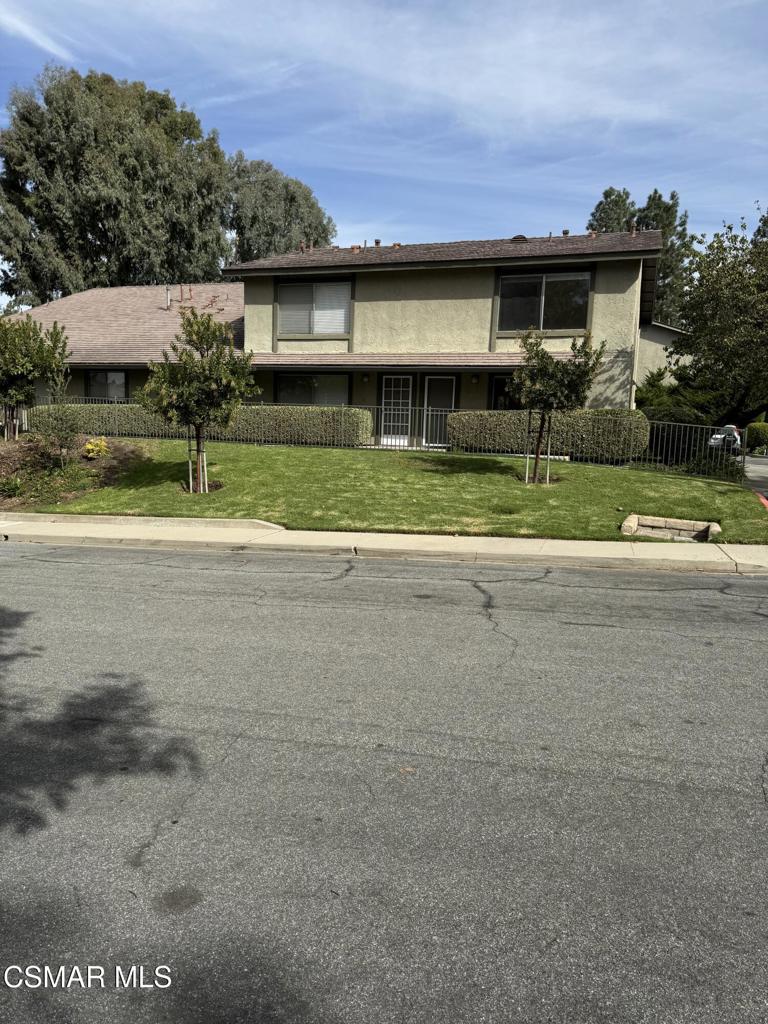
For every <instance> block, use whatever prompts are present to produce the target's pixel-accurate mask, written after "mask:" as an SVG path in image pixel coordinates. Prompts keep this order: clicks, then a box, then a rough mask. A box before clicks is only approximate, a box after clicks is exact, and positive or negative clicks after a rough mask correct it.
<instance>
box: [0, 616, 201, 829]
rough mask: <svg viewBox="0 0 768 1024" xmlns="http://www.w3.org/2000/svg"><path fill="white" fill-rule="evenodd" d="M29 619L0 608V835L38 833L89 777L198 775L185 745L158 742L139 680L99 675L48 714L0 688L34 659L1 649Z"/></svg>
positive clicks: (31, 651) (33, 653)
mask: <svg viewBox="0 0 768 1024" xmlns="http://www.w3.org/2000/svg"><path fill="white" fill-rule="evenodd" d="M28 617H29V616H28V614H27V613H24V612H14V611H11V610H9V609H7V608H0V830H1V829H3V828H10V829H13V830H15V831H16V832H18V833H20V834H25V833H27V832H30V831H33V830H35V829H41V828H44V827H45V826H46V825H47V824H48V821H49V813H50V811H51V810H54V811H64V810H66V808H67V806H68V804H69V802H70V800H71V799H72V797H73V796H74V794H75V793H76V792H77V790H78V788H79V786H80V785H81V783H82V782H84V781H85V780H88V779H90V780H92V781H95V782H102V781H104V780H106V779H108V778H110V777H112V776H117V775H124V774H127V775H149V774H155V775H165V776H168V775H172V774H175V773H176V772H178V771H180V770H182V769H187V770H189V771H192V772H194V773H197V772H198V771H199V770H200V768H199V759H198V756H197V754H196V751H195V748H194V746H193V745H192V744H191V743H190V741H189V740H187V739H186V738H184V737H181V736H173V737H171V738H159V736H158V729H157V723H156V722H155V719H154V715H153V711H154V706H153V704H152V702H151V701H150V699H149V697H148V696H147V693H146V688H145V686H144V684H143V683H142V682H141V680H139V679H136V678H132V677H128V676H122V675H116V674H106V675H103V676H101V677H100V678H99V680H98V681H97V682H94V683H92V684H89V685H86V686H84V687H82V688H81V689H79V690H76V691H75V692H74V693H69V694H68V695H67V696H65V697H64V699H63V700H62V702H61V704H60V706H59V708H58V710H57V711H55V712H54V713H53V714H49V715H46V714H45V712H44V711H43V710H42V709H40V708H39V706H38V702H37V701H35V700H32V699H31V698H30V697H27V696H25V695H24V694H21V693H19V692H17V691H15V690H13V689H12V688H11V687H10V686H9V685H8V684H7V682H5V683H4V682H3V678H2V677H5V676H7V674H8V671H9V669H10V668H11V667H12V666H13V664H14V663H16V662H17V661H18V660H20V659H23V658H31V657H37V656H38V655H39V648H23V647H17V648H16V649H13V650H10V649H8V644H9V640H10V638H11V636H12V635H13V633H14V632H15V631H16V630H18V629H21V628H22V626H23V625H24V623H25V621H26V619H27V618H28Z"/></svg>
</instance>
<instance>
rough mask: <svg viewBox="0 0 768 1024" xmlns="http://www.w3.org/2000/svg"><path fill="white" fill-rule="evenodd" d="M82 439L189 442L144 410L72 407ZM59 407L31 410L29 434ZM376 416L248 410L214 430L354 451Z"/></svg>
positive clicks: (287, 408)
mask: <svg viewBox="0 0 768 1024" xmlns="http://www.w3.org/2000/svg"><path fill="white" fill-rule="evenodd" d="M67 407H68V408H69V409H72V410H74V411H75V414H76V417H77V429H78V431H79V432H80V433H82V434H95V435H104V436H105V437H159V438H185V437H186V436H187V432H186V429H185V428H183V427H176V426H172V425H171V424H169V423H166V422H165V420H163V419H161V418H160V417H159V416H153V415H152V414H151V413H149V412H147V411H146V410H145V409H143V408H142V407H141V406H140V405H132V404H129V403H118V404H114V405H113V404H110V403H104V404H100V403H93V404H90V403H89V404H82V405H81V404H75V403H72V404H68V406H67ZM54 410H55V406H50V405H38V406H35V407H34V408H33V409H30V411H29V429H30V430H31V431H45V430H47V429H48V428H49V426H50V424H51V422H52V420H53V419H54V418H55V411H54ZM372 436H373V417H372V416H371V413H370V412H369V411H368V410H367V409H351V408H348V407H345V406H317V405H307V406H297V405H248V406H243V407H242V408H241V409H240V411H239V412H238V413H237V414H236V415H235V418H234V419H233V421H232V423H231V424H230V425H229V426H228V427H225V428H223V429H222V428H214V429H212V430H211V431H210V432H209V434H208V437H209V439H210V440H212V441H243V442H251V443H256V444H306V445H326V446H331V447H345V448H354V447H359V446H360V445H365V444H370V443H371V439H372Z"/></svg>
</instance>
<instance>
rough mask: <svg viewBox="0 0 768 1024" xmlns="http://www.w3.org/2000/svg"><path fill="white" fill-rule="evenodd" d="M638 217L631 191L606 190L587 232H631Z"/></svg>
mask: <svg viewBox="0 0 768 1024" xmlns="http://www.w3.org/2000/svg"><path fill="white" fill-rule="evenodd" d="M636 217H637V207H636V206H635V202H634V200H633V199H632V196H631V195H630V194H629V189H626V188H614V187H613V185H611V186H610V187H609V188H607V189H605V191H604V192H603V195H602V198H600V199H599V200H598V202H597V205H596V206H595V208H594V210H593V211H592V213H591V214H590V216H589V220H588V221H587V231H629V229H630V227H631V225H632V222H633V221H634V219H635V218H636Z"/></svg>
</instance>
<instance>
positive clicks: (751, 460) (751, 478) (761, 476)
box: [744, 455, 768, 495]
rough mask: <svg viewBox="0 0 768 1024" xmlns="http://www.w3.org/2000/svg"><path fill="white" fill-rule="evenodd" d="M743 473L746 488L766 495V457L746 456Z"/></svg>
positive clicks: (767, 491)
mask: <svg viewBox="0 0 768 1024" xmlns="http://www.w3.org/2000/svg"><path fill="white" fill-rule="evenodd" d="M744 473H745V475H746V478H747V481H746V482H747V486H748V487H751V488H752V489H753V490H756V491H760V492H761V493H762V494H766V495H768V455H747V456H746V457H745V459H744Z"/></svg>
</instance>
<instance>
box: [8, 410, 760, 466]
mask: <svg viewBox="0 0 768 1024" xmlns="http://www.w3.org/2000/svg"><path fill="white" fill-rule="evenodd" d="M66 406H67V407H70V408H72V410H73V412H74V414H75V416H76V419H77V429H79V430H80V431H81V432H82V433H87V434H97V435H105V436H108V437H109V436H111V437H140V438H157V439H164V438H186V436H187V431H186V428H184V427H179V426H174V425H172V424H169V423H166V422H165V421H164V420H162V419H161V418H160V417H157V416H154V415H152V414H151V413H149V412H148V411H146V410H145V409H143V408H142V407H141V406H139V405H136V404H135V403H132V402H129V401H125V400H112V399H92V398H88V399H85V398H71V399H69V398H68V400H67V403H66ZM57 408H60V407H57V406H53V405H46V404H41V405H38V406H35V407H33V408H31V409H30V410H29V412H28V427H29V429H30V430H44V429H45V428H46V422H50V420H51V417H52V416H55V415H56V413H55V411H54V410H56V409H57ZM540 426H541V416H540V413H538V412H536V411H526V410H516V411H491V410H455V409H432V408H423V407H421V408H419V407H414V406H403V407H398V406H392V405H389V406H388V405H382V406H292V405H268V404H266V403H257V402H253V403H247V404H246V405H245V406H244V407H243V408H241V409H240V411H239V412H238V413H237V415H236V416H235V418H234V420H233V422H232V423H231V424H230V426H228V427H225V428H214V429H212V430H209V431H208V438H209V440H211V441H217V440H219V441H233V442H240V443H246V444H257V445H299V446H314V447H328V448H377V449H389V450H396V451H431V452H438V453H439V452H452V453H461V454H469V455H504V456H517V457H521V458H527V459H529V460H530V459H531V458H533V457H534V456H535V452H536V449H537V447H538V439H539V430H540ZM744 441H745V439H744V438H743V437H740V436H739V435H738V434H737V433H734V432H733V431H732V430H729V429H727V428H722V427H718V426H714V425H712V426H702V425H697V424H688V423H667V422H660V421H648V420H647V419H646V418H645V416H643V414H642V413H639V412H630V411H623V410H609V409H592V410H590V409H580V410H577V411H575V412H570V413H554V414H553V415H552V416H550V417H546V418H545V421H544V430H543V433H542V435H541V445H540V451H541V454H542V456H543V457H548V458H549V459H550V460H558V461H578V462H585V463H591V464H596V465H610V466H617V467H618V466H630V467H636V468H647V469H660V470H676V471H679V472H684V473H689V474H695V475H701V476H712V477H717V478H722V479H731V480H738V479H741V477H742V476H743V473H744V454H745V449H746V444H745V443H744Z"/></svg>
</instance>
